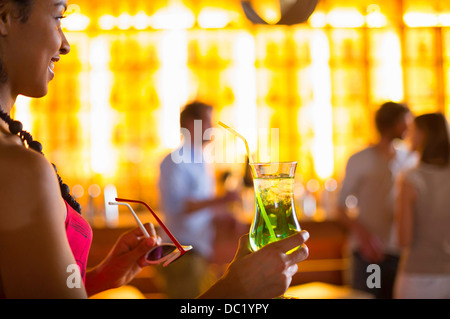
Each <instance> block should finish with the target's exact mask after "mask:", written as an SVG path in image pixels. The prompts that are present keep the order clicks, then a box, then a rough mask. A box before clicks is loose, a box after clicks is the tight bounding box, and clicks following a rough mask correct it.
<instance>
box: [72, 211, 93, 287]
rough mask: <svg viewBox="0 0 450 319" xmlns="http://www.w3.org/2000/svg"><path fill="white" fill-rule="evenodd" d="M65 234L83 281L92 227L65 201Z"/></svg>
mask: <svg viewBox="0 0 450 319" xmlns="http://www.w3.org/2000/svg"><path fill="white" fill-rule="evenodd" d="M66 207H67V217H66V234H67V239H68V240H69V245H70V248H71V249H72V253H73V256H74V257H75V261H76V262H77V265H78V266H79V267H80V272H81V276H82V277H83V282H84V280H85V278H86V265H87V258H88V255H89V249H90V248H91V243H92V228H91V226H90V225H89V223H88V222H87V221H86V220H85V219H84V218H83V217H82V216H81V215H80V214H78V213H77V212H76V211H75V210H74V209H73V208H72V207H71V206H70V205H69V204H67V203H66Z"/></svg>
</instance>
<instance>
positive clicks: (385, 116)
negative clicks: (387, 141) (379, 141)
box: [375, 102, 410, 134]
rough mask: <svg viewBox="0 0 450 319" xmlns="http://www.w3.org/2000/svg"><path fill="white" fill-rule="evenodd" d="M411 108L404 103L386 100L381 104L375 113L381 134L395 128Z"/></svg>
mask: <svg viewBox="0 0 450 319" xmlns="http://www.w3.org/2000/svg"><path fill="white" fill-rule="evenodd" d="M409 112H410V111H409V108H408V107H407V106H406V105H405V104H402V103H396V102H386V103H383V104H382V105H381V107H380V108H379V109H378V111H377V113H376V114H375V125H376V127H377V130H378V132H379V133H380V134H383V133H385V132H386V131H387V130H389V129H391V128H393V127H394V126H395V125H396V124H397V122H398V121H399V120H400V119H401V118H402V116H404V115H405V114H407V113H409Z"/></svg>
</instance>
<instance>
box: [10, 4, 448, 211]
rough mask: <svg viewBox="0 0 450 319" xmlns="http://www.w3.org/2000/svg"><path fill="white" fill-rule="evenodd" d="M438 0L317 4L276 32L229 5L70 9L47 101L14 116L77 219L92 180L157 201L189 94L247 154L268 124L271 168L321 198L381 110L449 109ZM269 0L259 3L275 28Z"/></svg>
mask: <svg viewBox="0 0 450 319" xmlns="http://www.w3.org/2000/svg"><path fill="white" fill-rule="evenodd" d="M253 2H254V3H256V4H257V3H258V1H253ZM447 2H448V1H436V0H434V1H430V0H428V1H419V0H417V1H416V0H403V1H387V0H386V1H365V0H364V1H363V0H361V1H357V0H354V1H331V0H327V1H325V0H321V1H319V4H318V6H317V8H316V11H315V12H314V14H313V15H312V16H311V18H310V19H309V21H308V22H307V23H304V24H301V25H296V26H289V27H288V26H276V25H270V26H262V25H259V26H254V25H251V24H250V22H248V21H247V20H246V19H245V17H244V14H243V12H242V11H241V7H240V4H239V1H224V0H221V1H193V0H192V1H180V0H172V1H167V0H166V1H144V0H141V1H137V0H134V1H119V0H114V1H112V0H108V1H106V0H102V1H99V0H97V1H81V0H80V1H76V0H74V1H69V4H71V6H70V7H69V9H68V18H67V19H66V20H65V21H64V25H65V29H66V35H67V37H68V39H69V41H70V43H71V53H70V54H69V55H67V56H64V57H63V58H62V59H61V61H60V62H59V63H57V65H56V67H55V69H56V77H55V79H54V80H53V81H52V82H51V84H50V91H49V94H48V96H46V97H45V98H42V99H39V100H29V99H27V98H21V99H19V100H18V102H17V105H16V110H15V117H17V118H18V119H20V120H22V121H23V122H24V124H25V126H26V127H25V128H26V129H28V130H30V131H31V132H32V133H33V136H34V137H35V138H36V139H38V140H40V141H42V143H43V145H44V153H45V154H46V156H47V157H48V158H49V159H50V160H51V161H52V162H54V163H55V164H56V165H57V166H58V167H59V172H60V174H61V176H62V177H63V179H64V180H65V181H66V183H68V184H69V186H71V187H72V188H73V187H74V186H75V188H74V192H76V195H77V196H78V197H79V201H80V202H81V203H82V205H83V208H84V209H85V211H86V210H87V211H89V210H90V209H92V207H95V208H96V209H98V210H101V209H102V208H101V207H102V203H103V202H102V199H101V198H102V194H101V193H100V196H99V197H98V198H97V199H96V200H95V201H96V202H95V203H94V202H93V200H92V199H91V200H89V193H93V191H92V189H93V188H92V187H90V186H91V185H98V186H100V189H104V187H105V186H106V185H108V184H113V185H115V187H116V188H117V191H118V192H119V194H120V195H121V196H124V197H132V198H140V199H143V200H146V201H148V202H149V203H151V204H152V205H153V206H155V207H158V193H157V191H156V189H157V187H156V183H157V179H158V167H159V162H160V161H161V160H162V158H163V156H164V155H165V154H167V152H169V151H170V150H171V149H173V148H174V147H176V145H177V144H178V143H179V138H180V137H179V126H178V120H179V118H178V114H179V110H180V107H181V106H182V105H183V104H184V103H186V102H187V101H190V100H192V99H194V98H198V99H200V100H204V101H206V102H209V103H211V104H213V105H214V108H215V113H214V121H215V122H217V121H218V120H221V121H223V122H225V123H228V124H230V125H232V126H234V127H235V128H236V129H237V130H238V131H240V132H241V133H242V134H243V135H245V136H246V137H247V138H248V140H249V143H250V144H251V147H252V148H253V149H255V148H256V147H257V143H258V130H259V129H261V128H277V129H279V131H278V133H279V135H278V138H279V145H277V147H278V149H279V160H281V161H283V160H296V161H298V163H299V165H298V170H297V175H298V177H299V179H300V181H301V182H302V183H303V184H304V185H308V181H310V180H317V181H318V183H312V184H311V183H310V184H309V185H318V187H314V189H312V190H311V191H312V192H313V193H315V194H316V195H315V196H316V197H317V200H318V201H319V204H321V202H320V196H319V194H320V192H322V191H324V185H325V183H326V181H327V180H328V179H329V178H333V179H335V180H336V181H338V182H339V181H340V180H341V178H342V175H343V170H344V167H345V163H346V160H347V159H348V157H349V156H350V155H351V154H352V153H353V152H354V151H356V150H359V149H361V148H362V147H364V146H366V145H367V144H369V143H371V142H374V141H375V140H376V133H375V130H374V125H373V120H372V117H373V114H374V112H375V110H376V109H377V107H378V106H379V105H380V103H382V102H384V101H386V100H394V101H406V102H407V103H408V104H409V106H410V107H411V108H412V110H413V111H414V112H415V113H416V114H420V113H423V112H433V111H441V112H444V113H446V115H450V4H448V3H447ZM271 3H272V4H273V3H274V1H261V2H260V5H261V6H260V9H261V10H263V11H264V14H265V15H266V16H267V17H269V18H271V19H273V20H274V21H276V19H277V11H276V10H275V9H276V7H271ZM273 8H275V9H273ZM228 138H230V137H228ZM232 146H233V147H237V145H232ZM229 151H230V152H232V151H233V152H234V151H235V150H231V149H230V150H229ZM233 165H234V167H235V166H236V164H230V165H228V168H230V167H231V169H232V167H233ZM238 165H239V164H238ZM239 167H242V165H241V166H239ZM220 168H221V169H224V168H227V166H226V165H225V166H224V165H222V166H220ZM334 189H335V187H333V190H334Z"/></svg>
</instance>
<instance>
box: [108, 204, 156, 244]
mask: <svg viewBox="0 0 450 319" xmlns="http://www.w3.org/2000/svg"><path fill="white" fill-rule="evenodd" d="M108 204H109V205H121V206H127V207H128V209H129V210H130V211H131V213H132V214H133V217H134V219H135V220H136V223H137V224H138V226H139V228H140V229H141V230H142V232H143V233H144V236H145V237H146V238H150V235H149V234H148V232H147V230H146V229H145V227H144V225H143V224H142V222H141V221H140V220H139V218H138V217H137V215H136V213H135V212H134V210H133V208H131V206H130V205H129V204H127V203H118V202H108Z"/></svg>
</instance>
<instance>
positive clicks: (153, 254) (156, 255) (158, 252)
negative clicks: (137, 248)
mask: <svg viewBox="0 0 450 319" xmlns="http://www.w3.org/2000/svg"><path fill="white" fill-rule="evenodd" d="M176 249H177V248H176V247H175V246H173V245H160V246H156V247H155V248H153V249H152V250H150V251H149V252H148V254H147V260H148V261H157V260H160V259H161V258H163V257H165V256H167V255H168V254H170V253H172V252H173V251H175V250H176Z"/></svg>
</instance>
